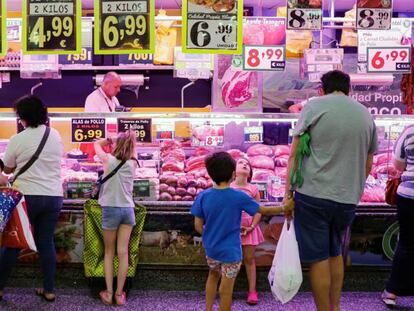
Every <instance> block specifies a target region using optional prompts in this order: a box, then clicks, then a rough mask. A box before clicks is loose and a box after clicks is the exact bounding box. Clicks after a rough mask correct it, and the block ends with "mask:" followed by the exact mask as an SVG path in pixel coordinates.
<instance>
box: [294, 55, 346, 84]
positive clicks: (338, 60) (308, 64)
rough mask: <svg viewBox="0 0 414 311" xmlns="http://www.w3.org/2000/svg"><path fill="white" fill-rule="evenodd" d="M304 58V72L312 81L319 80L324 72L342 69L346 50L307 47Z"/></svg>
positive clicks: (302, 67) (302, 68)
mask: <svg viewBox="0 0 414 311" xmlns="http://www.w3.org/2000/svg"><path fill="white" fill-rule="evenodd" d="M304 59H305V62H304V65H303V66H301V71H302V70H303V73H304V74H305V75H307V76H308V77H309V81H310V82H319V81H320V79H321V77H322V75H323V74H324V73H326V72H328V71H331V70H342V68H343V60H344V50H343V49H306V50H305V55H304ZM301 73H302V72H301Z"/></svg>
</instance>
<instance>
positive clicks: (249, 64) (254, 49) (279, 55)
mask: <svg viewBox="0 0 414 311" xmlns="http://www.w3.org/2000/svg"><path fill="white" fill-rule="evenodd" d="M243 49H244V51H243V69H244V70H263V71H265V70H266V71H283V70H285V47H284V46H280V45H274V46H255V45H244V46H243Z"/></svg>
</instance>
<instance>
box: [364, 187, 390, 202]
mask: <svg viewBox="0 0 414 311" xmlns="http://www.w3.org/2000/svg"><path fill="white" fill-rule="evenodd" d="M361 202H385V190H384V188H383V187H381V186H378V185H375V186H366V187H365V189H364V193H363V195H362V198H361Z"/></svg>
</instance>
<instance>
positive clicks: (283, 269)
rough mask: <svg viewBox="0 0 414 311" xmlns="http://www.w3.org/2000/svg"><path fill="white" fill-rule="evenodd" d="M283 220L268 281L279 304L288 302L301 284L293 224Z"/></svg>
mask: <svg viewBox="0 0 414 311" xmlns="http://www.w3.org/2000/svg"><path fill="white" fill-rule="evenodd" d="M288 222H290V221H288V220H287V219H285V223H284V224H283V229H282V233H281V235H280V238H279V242H278V243H277V246H276V253H275V256H274V257H273V263H272V268H271V269H270V271H269V275H268V280H269V284H270V287H271V289H272V294H273V296H274V297H275V298H276V299H277V300H279V301H280V302H281V303H283V304H285V303H286V302H289V301H290V300H291V299H292V298H293V297H294V296H295V295H296V293H297V292H298V290H299V288H300V285H301V284H302V280H303V277H302V267H301V265H300V258H299V248H298V242H297V241H296V234H295V228H294V226H293V222H290V226H289V228H288Z"/></svg>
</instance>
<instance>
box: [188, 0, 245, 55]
mask: <svg viewBox="0 0 414 311" xmlns="http://www.w3.org/2000/svg"><path fill="white" fill-rule="evenodd" d="M182 20H183V31H182V42H183V43H182V50H183V52H184V53H200V54H241V53H242V41H243V36H242V24H243V1H242V0H217V1H199V0H183V2H182Z"/></svg>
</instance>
